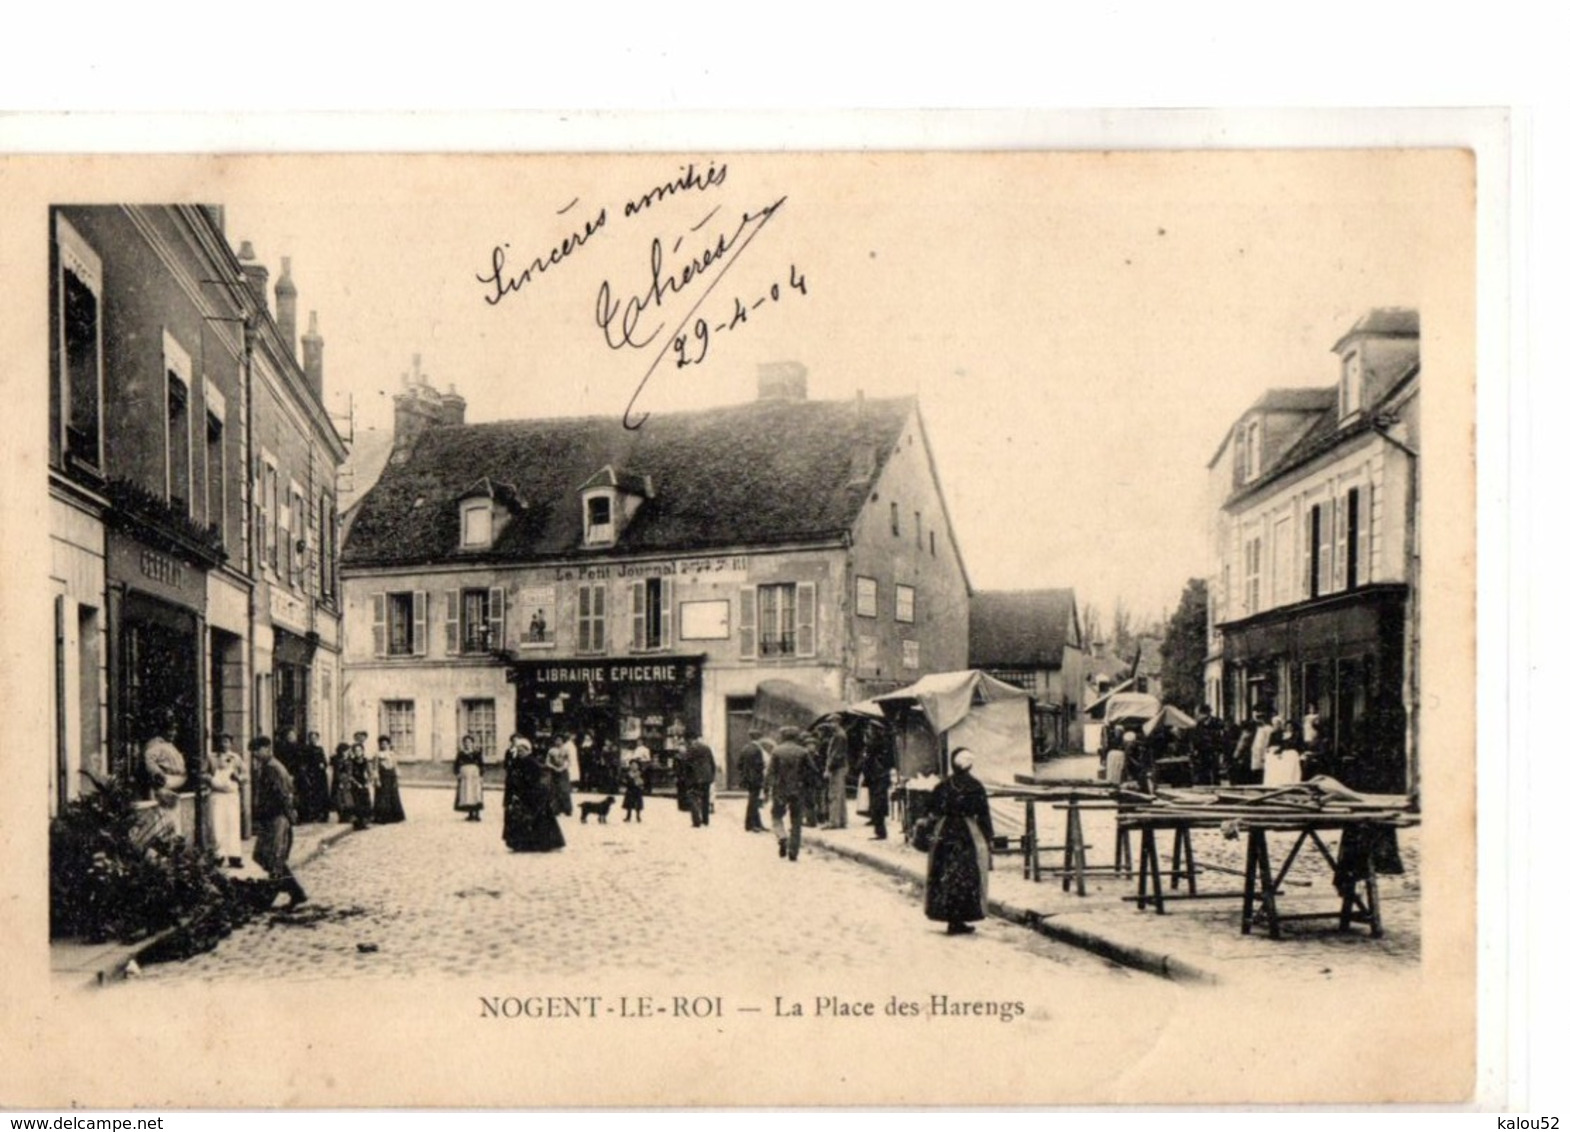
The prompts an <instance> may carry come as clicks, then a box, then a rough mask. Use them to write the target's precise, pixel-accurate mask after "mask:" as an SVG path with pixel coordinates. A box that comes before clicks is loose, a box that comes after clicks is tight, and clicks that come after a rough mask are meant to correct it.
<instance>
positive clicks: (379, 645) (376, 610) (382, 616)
mask: <svg viewBox="0 0 1570 1132" xmlns="http://www.w3.org/2000/svg"><path fill="white" fill-rule="evenodd" d="M371 641H372V647H373V648H374V650H375V653H376V655H377V656H386V655H387V595H386V594H372V595H371Z"/></svg>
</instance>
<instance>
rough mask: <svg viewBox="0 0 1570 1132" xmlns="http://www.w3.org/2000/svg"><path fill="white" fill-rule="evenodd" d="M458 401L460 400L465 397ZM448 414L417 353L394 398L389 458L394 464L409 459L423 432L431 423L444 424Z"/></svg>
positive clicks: (460, 399)
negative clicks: (423, 371) (424, 371)
mask: <svg viewBox="0 0 1570 1132" xmlns="http://www.w3.org/2000/svg"><path fill="white" fill-rule="evenodd" d="M454 396H456V394H454ZM458 400H459V402H460V403H461V402H462V401H463V398H461V397H459V398H458ZM459 412H460V414H461V413H462V410H461V409H460V410H459ZM445 413H446V406H445V404H444V398H443V396H442V395H441V394H440V393H438V392H436V390H435V389H434V388H432V387H431V383H430V381H429V380H428V379H427V377H426V375H425V374H423V373H421V372H420V355H419V354H416V355H414V367H413V368H412V369H411V370H410V371H409V372H408V373H406V374H404V375H403V390H402V392H400V393H398V394H397V395H396V396H395V397H394V398H393V447H392V455H391V456H389V457H388V459H389V460H391V461H392V462H393V463H394V464H401V463H403V462H404V461H405V460H407V459H408V458H409V453H410V452H412V451H414V446H415V444H416V442H418V441H419V439H420V435H421V434H422V433H424V432H425V430H426V429H427V428H429V427H431V426H432V425H439V424H442V423H444V415H445ZM460 423H461V421H460Z"/></svg>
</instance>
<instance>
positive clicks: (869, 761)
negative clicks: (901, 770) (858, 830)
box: [861, 727, 894, 841]
mask: <svg viewBox="0 0 1570 1132" xmlns="http://www.w3.org/2000/svg"><path fill="white" fill-rule="evenodd" d="M893 774H894V765H893V760H892V759H891V757H890V752H889V740H888V733H887V732H886V731H885V730H884V729H883V728H881V727H876V728H868V734H867V743H866V750H865V753H864V754H863V755H862V760H861V781H862V784H863V785H864V786H866V788H867V818H868V820H870V821H871V823H872V840H874V841H887V840H888V836H889V830H888V818H889V783H890V780H891V778H892V777H893Z"/></svg>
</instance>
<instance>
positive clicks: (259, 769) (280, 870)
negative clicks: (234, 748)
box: [251, 735, 306, 908]
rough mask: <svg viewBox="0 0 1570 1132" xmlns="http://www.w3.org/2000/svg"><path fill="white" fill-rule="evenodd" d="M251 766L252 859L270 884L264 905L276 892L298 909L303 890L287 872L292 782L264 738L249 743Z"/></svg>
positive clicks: (291, 846)
mask: <svg viewBox="0 0 1570 1132" xmlns="http://www.w3.org/2000/svg"><path fill="white" fill-rule="evenodd" d="M251 765H252V769H253V771H254V772H255V775H256V787H255V790H254V792H253V794H252V804H251V813H252V816H253V817H254V818H255V820H256V847H255V849H254V850H253V851H252V853H251V856H252V859H253V860H255V861H256V863H257V864H258V865H260V866H261V867H262V868H264V869H266V870H267V877H268V880H269V881H271V886H270V891H269V893H268V897H267V904H266V905H264V906H271V905H272V902H273V901H274V900H276V899H277V898H278V894H279V893H280V892H282V893H285V894H287V895H288V897H289V903H288V905H287V907H289V908H298V907H299V906H300V905H301V904H304V903H305V901H306V895H305V889H304V888H302V887H301V886H300V882H299V881H298V880H296V879H295V877H294V873H293V871H292V870H291V869H290V868H289V854H290V852H292V851H293V849H294V820H295V817H296V816H297V814H296V812H295V804H294V781H293V780H292V779H291V778H290V777H289V772H288V771H287V770H285V769H284V767H283V764H282V763H281V762H279V761H278V760H277V758H275V757H274V756H273V743H272V740H271V739H269V738H268V737H267V736H265V735H258V736H257V737H256V738H254V739H252V740H251Z"/></svg>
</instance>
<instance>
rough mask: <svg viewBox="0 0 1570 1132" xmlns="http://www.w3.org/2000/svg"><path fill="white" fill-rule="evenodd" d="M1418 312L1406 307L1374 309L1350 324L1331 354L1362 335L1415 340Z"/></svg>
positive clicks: (1338, 351) (1332, 348)
mask: <svg viewBox="0 0 1570 1132" xmlns="http://www.w3.org/2000/svg"><path fill="white" fill-rule="evenodd" d="M1418 326H1419V319H1418V312H1417V311H1415V310H1411V309H1409V308H1406V307H1375V308H1374V309H1373V310H1371V311H1369V312H1368V313H1367V314H1365V315H1364V316H1363V317H1362V318H1360V319H1358V320H1357V321H1356V322H1354V323H1353V324H1352V329H1351V330H1348V331H1347V332H1346V333H1345V334H1343V335H1342V336H1341V338H1340V340H1339V341H1337V342H1336V344H1335V345H1334V346H1332V347H1331V348H1330V349H1331V352H1332V353H1340V351H1341V347H1342V346H1343V345H1344V344H1345V343H1346V341H1347V339H1349V338H1356V337H1358V336H1359V335H1362V334H1378V335H1381V336H1384V337H1393V338H1416V337H1417V335H1418Z"/></svg>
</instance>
